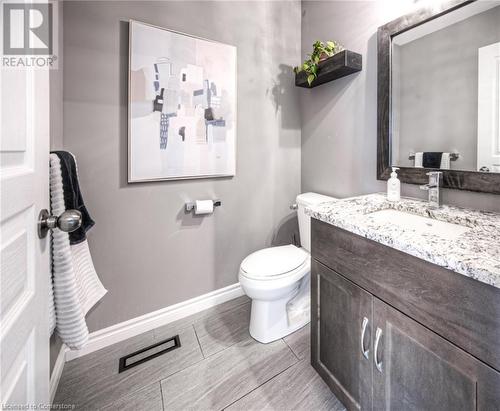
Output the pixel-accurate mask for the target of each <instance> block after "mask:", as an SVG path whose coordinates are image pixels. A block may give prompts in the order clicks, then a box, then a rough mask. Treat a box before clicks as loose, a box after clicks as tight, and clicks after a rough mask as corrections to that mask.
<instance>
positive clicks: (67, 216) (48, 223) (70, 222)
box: [38, 209, 82, 238]
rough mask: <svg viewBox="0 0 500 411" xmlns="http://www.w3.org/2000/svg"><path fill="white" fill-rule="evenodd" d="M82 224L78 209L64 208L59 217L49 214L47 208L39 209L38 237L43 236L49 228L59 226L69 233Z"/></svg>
mask: <svg viewBox="0 0 500 411" xmlns="http://www.w3.org/2000/svg"><path fill="white" fill-rule="evenodd" d="M81 225H82V213H80V211H78V210H66V211H65V212H64V213H62V214H61V215H60V216H59V217H57V216H54V215H50V214H49V212H48V211H47V210H45V209H44V210H42V211H40V214H39V215H38V237H39V238H45V236H46V235H47V232H48V231H49V230H53V229H54V228H59V230H61V231H64V232H66V233H71V232H73V231H75V230H77V229H78V228H80V226H81Z"/></svg>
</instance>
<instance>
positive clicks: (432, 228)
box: [367, 210, 470, 240]
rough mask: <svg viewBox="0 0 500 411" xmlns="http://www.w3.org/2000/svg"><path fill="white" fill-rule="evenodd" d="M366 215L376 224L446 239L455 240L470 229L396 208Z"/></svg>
mask: <svg viewBox="0 0 500 411" xmlns="http://www.w3.org/2000/svg"><path fill="white" fill-rule="evenodd" d="M367 215H368V216H369V217H370V218H371V220H372V221H373V222H375V223H378V224H392V225H396V226H398V227H401V228H402V229H404V230H411V231H414V232H415V233H416V234H427V235H429V234H430V235H433V236H437V237H440V238H444V239H447V240H455V239H457V238H459V237H460V236H461V235H463V234H464V233H466V232H467V231H469V230H470V228H469V227H465V226H463V225H459V224H453V223H447V222H445V221H439V220H434V219H433V218H428V217H422V216H419V215H415V214H410V213H405V212H404V211H398V210H381V211H375V212H374V213H370V214H367Z"/></svg>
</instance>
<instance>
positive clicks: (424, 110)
mask: <svg viewBox="0 0 500 411" xmlns="http://www.w3.org/2000/svg"><path fill="white" fill-rule="evenodd" d="M498 41H500V7H495V8H494V9H490V10H488V11H485V12H483V13H480V14H477V15H475V16H472V17H469V18H468V19H466V20H463V21H461V22H458V23H456V24H453V25H451V26H449V27H446V28H444V29H442V30H439V31H436V32H434V33H431V34H428V35H426V36H424V37H421V38H419V39H417V40H414V41H412V42H410V43H407V44H404V45H401V46H397V47H395V48H394V51H393V61H394V57H395V55H396V54H399V56H398V57H399V62H400V63H399V70H398V71H399V82H398V83H399V87H398V88H397V91H396V90H395V88H393V90H394V92H399V93H400V97H399V101H400V104H397V105H396V104H394V105H393V110H399V119H400V124H399V126H396V127H395V128H398V129H399V133H394V134H393V135H394V138H395V139H397V138H398V137H399V152H397V154H398V157H399V161H398V160H397V157H396V156H395V161H394V164H398V165H402V166H407V167H412V166H413V164H414V162H413V160H409V159H408V153H409V152H415V151H443V152H450V151H457V152H459V153H460V154H461V155H460V158H459V159H458V160H457V161H452V162H451V168H452V169H458V170H474V171H475V170H477V165H476V164H477V115H478V114H477V105H478V99H477V98H478V87H477V82H478V49H479V48H480V47H483V46H487V45H489V44H493V43H497V42H498ZM395 83H396V82H395ZM398 135H399V136H398ZM393 153H395V151H394V150H393Z"/></svg>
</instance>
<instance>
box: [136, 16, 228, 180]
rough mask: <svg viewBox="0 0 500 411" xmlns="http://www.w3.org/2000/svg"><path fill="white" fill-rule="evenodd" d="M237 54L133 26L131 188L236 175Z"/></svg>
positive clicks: (195, 39) (199, 40)
mask: <svg viewBox="0 0 500 411" xmlns="http://www.w3.org/2000/svg"><path fill="white" fill-rule="evenodd" d="M236 61H237V54H236V47H235V46H231V45H228V44H224V43H220V42H216V41H212V40H207V39H203V38H200V37H196V36H191V35H188V34H184V33H180V32H177V31H173V30H168V29H165V28H161V27H157V26H154V25H150V24H147V23H143V22H140V21H136V20H130V21H129V67H128V182H129V183H135V182H147V181H161V180H182V179H198V178H214V177H232V176H235V175H236V137H237V89H236V84H237V81H236Z"/></svg>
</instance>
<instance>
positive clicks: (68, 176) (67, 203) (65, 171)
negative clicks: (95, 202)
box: [52, 151, 95, 244]
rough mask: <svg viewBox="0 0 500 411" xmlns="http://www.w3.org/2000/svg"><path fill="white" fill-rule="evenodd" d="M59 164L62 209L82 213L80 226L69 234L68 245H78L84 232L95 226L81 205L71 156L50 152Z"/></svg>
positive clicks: (83, 238) (61, 152) (67, 153)
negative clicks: (55, 156)
mask: <svg viewBox="0 0 500 411" xmlns="http://www.w3.org/2000/svg"><path fill="white" fill-rule="evenodd" d="M52 153H54V154H56V155H57V157H59V161H60V162H61V174H62V180H63V190H64V207H65V208H66V210H78V211H80V213H82V225H81V227H80V228H79V229H77V230H75V231H73V232H72V233H69V243H70V244H78V243H81V242H82V241H85V239H86V238H87V236H86V234H85V233H86V232H87V231H88V230H90V229H91V228H92V226H93V225H94V224H95V222H94V220H92V218H91V217H90V214H89V212H88V211H87V208H86V207H85V204H84V203H83V197H82V193H81V191H80V184H78V174H77V171H76V163H75V158H74V157H73V154H71V153H69V152H67V151H52Z"/></svg>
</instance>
